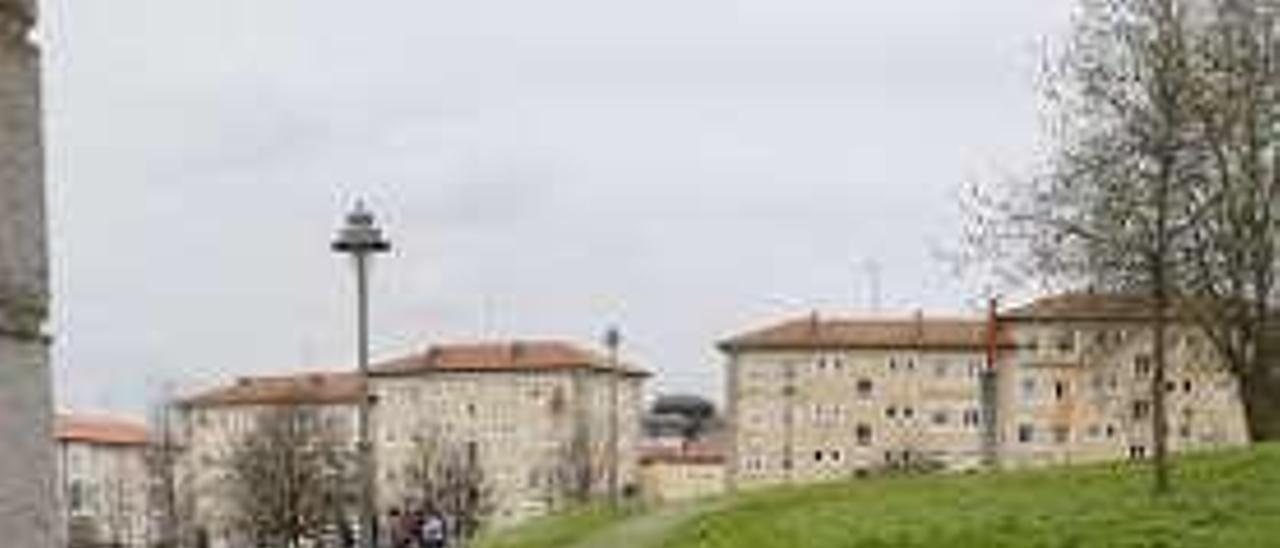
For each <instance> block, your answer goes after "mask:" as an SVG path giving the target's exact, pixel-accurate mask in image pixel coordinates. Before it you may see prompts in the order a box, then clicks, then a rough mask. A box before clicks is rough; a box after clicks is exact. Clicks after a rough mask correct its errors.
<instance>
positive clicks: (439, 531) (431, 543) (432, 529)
mask: <svg viewBox="0 0 1280 548" xmlns="http://www.w3.org/2000/svg"><path fill="white" fill-rule="evenodd" d="M420 536H421V538H422V548H445V546H447V545H448V542H449V531H448V530H447V527H445V521H444V516H442V515H440V512H439V511H438V510H436V509H435V508H434V507H432V508H429V509H428V510H427V513H426V515H425V516H423V518H422V528H421V535H420Z"/></svg>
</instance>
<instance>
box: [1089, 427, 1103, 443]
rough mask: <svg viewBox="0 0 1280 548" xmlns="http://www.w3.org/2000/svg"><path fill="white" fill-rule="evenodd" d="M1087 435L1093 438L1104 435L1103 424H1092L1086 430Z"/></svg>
mask: <svg viewBox="0 0 1280 548" xmlns="http://www.w3.org/2000/svg"><path fill="white" fill-rule="evenodd" d="M1086 435H1087V436H1088V437H1089V439H1091V440H1096V439H1098V438H1100V437H1102V426H1099V425H1097V424H1090V425H1089V429H1088V430H1087V431H1086Z"/></svg>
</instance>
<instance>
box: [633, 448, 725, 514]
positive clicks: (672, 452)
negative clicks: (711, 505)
mask: <svg viewBox="0 0 1280 548" xmlns="http://www.w3.org/2000/svg"><path fill="white" fill-rule="evenodd" d="M725 482H726V478H725V455H724V451H723V450H722V449H721V448H720V447H719V446H717V445H715V444H710V443H682V444H679V445H671V444H662V445H648V446H646V447H644V448H643V449H642V450H641V452H640V492H641V493H642V494H643V495H644V499H645V500H646V501H649V502H652V503H658V504H665V503H672V502H680V501H687V500H696V499H702V498H708V497H714V496H716V495H720V494H722V493H724V490H725Z"/></svg>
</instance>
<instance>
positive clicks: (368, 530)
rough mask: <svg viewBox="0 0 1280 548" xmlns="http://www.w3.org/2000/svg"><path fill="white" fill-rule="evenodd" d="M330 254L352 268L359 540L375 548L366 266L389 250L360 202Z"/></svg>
mask: <svg viewBox="0 0 1280 548" xmlns="http://www.w3.org/2000/svg"><path fill="white" fill-rule="evenodd" d="M332 248H333V251H334V252H336V253H342V254H346V255H350V256H351V257H352V258H353V259H355V267H356V363H357V367H358V368H359V371H360V377H361V379H362V380H363V381H364V396H363V397H362V398H360V405H359V408H358V410H357V413H358V415H357V419H356V422H357V428H358V436H359V441H358V442H357V443H358V448H357V450H358V451H359V456H360V463H359V466H360V528H359V529H360V540H361V546H364V548H375V547H376V543H377V519H378V517H377V511H376V510H375V509H374V504H375V503H374V500H375V499H374V492H375V484H374V474H375V470H376V468H375V466H374V460H373V459H374V455H373V443H372V440H371V439H370V433H371V431H372V428H371V426H372V425H371V418H370V407H371V406H372V403H373V394H372V393H371V392H370V387H369V384H370V383H369V263H370V262H371V259H372V258H373V256H374V255H376V254H378V253H386V252H388V251H390V250H391V242H390V241H388V240H386V239H385V238H384V237H383V235H382V230H381V229H379V228H378V227H377V224H376V220H375V219H374V216H373V213H370V212H369V210H367V209H365V207H364V202H356V206H355V209H352V210H351V212H350V213H348V214H347V218H346V224H344V225H343V226H342V228H341V229H339V230H338V237H337V238H336V239H335V240H334V241H333V244H332Z"/></svg>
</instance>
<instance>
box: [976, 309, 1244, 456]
mask: <svg viewBox="0 0 1280 548" xmlns="http://www.w3.org/2000/svg"><path fill="white" fill-rule="evenodd" d="M1148 314H1149V307H1148V305H1147V301H1146V300H1145V299H1143V298H1139V297H1133V296H1122V295H1092V294H1065V295H1054V296H1050V297H1045V298H1042V299H1038V300H1035V301H1033V302H1031V303H1029V304H1027V305H1025V306H1020V307H1016V308H1013V309H1010V310H1007V311H1004V312H1002V313H1001V314H1000V317H999V328H1000V330H1001V332H1002V333H1003V335H1004V336H1006V337H1008V338H1010V339H1011V340H1012V341H1013V342H1014V345H1013V346H1012V347H1011V348H1010V349H1008V350H1007V351H1005V352H1003V353H1002V354H1001V356H1000V360H999V371H1000V375H998V377H999V390H998V392H999V408H1000V409H1001V410H1002V413H1000V417H1001V419H1000V421H999V423H1000V427H999V430H1000V438H1001V441H1002V444H1001V451H1000V461H1001V464H1002V465H1004V466H1007V467H1020V466H1031V465H1040V464H1071V463H1081V462H1096V461H1100V460H1117V459H1125V458H1133V459H1142V458H1146V457H1148V456H1150V455H1151V452H1152V444H1153V440H1154V437H1153V435H1152V432H1151V413H1152V387H1151V382H1152V374H1153V364H1152V356H1151V348H1152V343H1153V339H1152V333H1151V330H1150V328H1149V326H1148V325H1147V321H1146V320H1147V315H1148ZM1173 315H1174V316H1175V317H1176V313H1174V314H1173ZM1166 348H1167V349H1168V351H1167V356H1168V360H1167V362H1166V363H1167V364H1168V368H1167V375H1166V383H1165V386H1164V388H1163V389H1164V390H1165V393H1166V401H1167V406H1166V410H1167V413H1168V420H1169V426H1170V435H1169V438H1168V441H1169V447H1170V449H1171V450H1173V451H1186V450H1194V449H1212V448H1221V447H1231V446H1240V445H1244V444H1247V443H1248V441H1249V439H1248V432H1247V429H1246V425H1245V417H1244V408H1243V404H1242V403H1241V400H1240V397H1239V393H1238V387H1237V384H1236V382H1235V379H1234V377H1233V376H1232V375H1231V374H1230V373H1229V372H1228V371H1227V370H1226V368H1225V365H1224V363H1223V362H1222V360H1221V359H1220V358H1219V357H1218V356H1217V354H1216V351H1215V350H1214V348H1213V345H1212V344H1211V343H1210V341H1208V340H1207V339H1205V337H1204V335H1203V334H1202V333H1201V332H1200V330H1199V329H1198V328H1197V327H1196V326H1195V325H1193V324H1190V323H1187V322H1183V321H1175V322H1173V323H1172V324H1171V326H1170V328H1169V331H1168V334H1167V338H1166Z"/></svg>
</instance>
